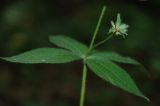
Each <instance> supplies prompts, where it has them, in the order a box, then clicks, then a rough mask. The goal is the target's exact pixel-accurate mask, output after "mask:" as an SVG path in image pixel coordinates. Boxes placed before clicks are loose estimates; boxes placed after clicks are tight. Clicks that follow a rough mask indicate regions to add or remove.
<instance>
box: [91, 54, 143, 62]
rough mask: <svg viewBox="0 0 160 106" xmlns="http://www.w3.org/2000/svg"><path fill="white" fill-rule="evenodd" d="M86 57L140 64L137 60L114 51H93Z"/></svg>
mask: <svg viewBox="0 0 160 106" xmlns="http://www.w3.org/2000/svg"><path fill="white" fill-rule="evenodd" d="M88 58H93V59H98V60H104V61H105V60H107V61H108V60H111V61H115V62H120V63H127V64H134V65H141V64H140V63H139V62H138V61H136V60H135V59H132V58H130V57H126V56H122V55H119V54H117V53H115V52H94V53H93V54H92V55H91V56H89V57H88Z"/></svg>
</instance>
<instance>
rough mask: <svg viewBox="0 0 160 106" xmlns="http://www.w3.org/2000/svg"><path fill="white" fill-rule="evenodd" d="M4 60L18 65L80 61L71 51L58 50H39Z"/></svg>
mask: <svg viewBox="0 0 160 106" xmlns="http://www.w3.org/2000/svg"><path fill="white" fill-rule="evenodd" d="M2 59H4V60H7V61H10V62H16V63H67V62H71V61H74V60H78V59H80V58H79V57H78V56H76V55H74V54H73V53H71V52H70V51H67V50H63V49H57V48H39V49H35V50H31V51H28V52H25V53H22V54H19V55H17V56H12V57H3V58H2Z"/></svg>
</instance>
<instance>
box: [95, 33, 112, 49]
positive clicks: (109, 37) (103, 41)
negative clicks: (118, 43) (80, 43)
mask: <svg viewBox="0 0 160 106" xmlns="http://www.w3.org/2000/svg"><path fill="white" fill-rule="evenodd" d="M112 36H114V34H110V35H109V36H108V37H107V38H105V39H104V40H102V41H100V42H99V43H97V44H95V45H94V46H93V48H96V47H97V46H99V45H101V44H103V43H105V42H106V41H108V40H109V39H111V38H112Z"/></svg>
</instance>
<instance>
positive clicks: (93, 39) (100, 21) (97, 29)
mask: <svg viewBox="0 0 160 106" xmlns="http://www.w3.org/2000/svg"><path fill="white" fill-rule="evenodd" d="M105 11H106V6H104V7H103V9H102V12H101V15H100V17H99V20H98V23H97V26H96V29H95V31H94V33H93V37H92V40H91V43H90V46H89V52H90V51H91V50H92V47H93V44H94V41H95V39H96V36H97V33H98V31H99V28H100V25H101V23H102V19H103V16H104V13H105Z"/></svg>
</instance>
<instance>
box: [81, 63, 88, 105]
mask: <svg viewBox="0 0 160 106" xmlns="http://www.w3.org/2000/svg"><path fill="white" fill-rule="evenodd" d="M86 77H87V67H86V64H85V63H84V64H83V76H82V86H81V97H80V105H79V106H84V98H85V93H86V90H85V89H86Z"/></svg>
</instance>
